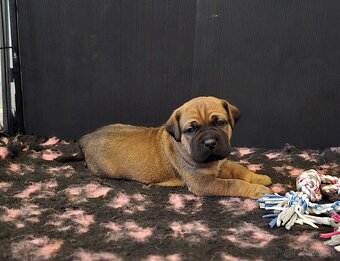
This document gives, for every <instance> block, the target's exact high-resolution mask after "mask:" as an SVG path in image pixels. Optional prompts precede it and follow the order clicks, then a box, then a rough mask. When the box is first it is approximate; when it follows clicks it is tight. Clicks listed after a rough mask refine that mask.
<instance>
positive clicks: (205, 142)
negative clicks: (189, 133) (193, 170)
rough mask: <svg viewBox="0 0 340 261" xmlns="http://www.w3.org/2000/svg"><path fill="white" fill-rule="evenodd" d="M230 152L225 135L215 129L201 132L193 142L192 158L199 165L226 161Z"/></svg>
mask: <svg viewBox="0 0 340 261" xmlns="http://www.w3.org/2000/svg"><path fill="white" fill-rule="evenodd" d="M230 152H231V148H230V145H229V142H228V140H227V138H226V137H225V133H223V132H221V131H218V130H215V129H209V130H205V131H202V132H199V133H197V134H196V135H195V136H194V137H193V139H192V140H191V156H192V159H193V160H194V161H195V162H196V163H199V164H202V163H210V162H214V161H219V160H222V159H225V158H226V157H228V156H229V154H230Z"/></svg>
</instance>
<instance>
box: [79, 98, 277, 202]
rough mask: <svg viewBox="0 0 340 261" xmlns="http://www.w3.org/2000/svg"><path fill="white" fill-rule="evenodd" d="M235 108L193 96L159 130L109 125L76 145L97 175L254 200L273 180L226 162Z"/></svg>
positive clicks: (234, 118)
mask: <svg viewBox="0 0 340 261" xmlns="http://www.w3.org/2000/svg"><path fill="white" fill-rule="evenodd" d="M239 114H240V112H239V110H238V109H237V108H236V107H235V106H234V105H232V104H230V103H228V102H227V101H225V100H221V99H218V98H215V97H197V98H194V99H192V100H190V101H188V102H187V103H185V104H183V105H182V106H181V107H179V108H178V109H176V110H175V111H174V112H173V113H172V115H171V117H170V118H169V119H168V121H167V122H166V123H165V124H164V125H163V126H161V127H159V128H146V127H135V126H130V125H122V124H113V125H108V126H105V127H102V128H100V129H98V130H96V131H95V132H93V133H90V134H87V135H85V136H83V137H82V138H81V139H80V141H79V145H80V147H81V149H82V151H83V154H84V158H85V161H86V163H87V166H88V168H89V170H90V171H91V172H92V173H93V174H94V175H97V176H106V177H112V178H116V179H129V180H134V181H138V182H141V183H144V184H155V185H159V186H184V185H186V186H187V187H188V189H189V190H190V191H191V192H192V193H194V194H196V195H198V196H239V197H248V198H252V199H257V198H260V197H262V196H263V195H264V194H268V193H272V191H271V190H270V189H269V188H268V187H266V186H268V185H270V184H271V179H270V177H268V176H265V175H259V174H255V173H253V172H251V171H249V170H248V169H247V168H245V167H243V166H241V165H239V164H237V163H234V162H232V161H229V160H227V159H226V158H227V156H228V155H229V154H230V152H231V147H230V139H231V136H232V132H233V130H234V126H235V123H236V122H237V119H238V117H239Z"/></svg>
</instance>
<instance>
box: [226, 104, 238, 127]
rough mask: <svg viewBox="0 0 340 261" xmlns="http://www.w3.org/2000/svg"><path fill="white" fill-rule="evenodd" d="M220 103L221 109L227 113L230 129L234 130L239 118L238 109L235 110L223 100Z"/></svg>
mask: <svg viewBox="0 0 340 261" xmlns="http://www.w3.org/2000/svg"><path fill="white" fill-rule="evenodd" d="M222 103H223V107H224V108H225V110H226V111H227V113H228V116H229V120H230V125H231V128H233V129H234V126H235V124H236V122H237V121H238V119H239V118H240V111H239V109H237V108H236V106H234V105H232V104H230V103H229V102H227V101H226V100H223V101H222Z"/></svg>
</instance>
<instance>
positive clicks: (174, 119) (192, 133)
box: [166, 97, 240, 164]
mask: <svg viewBox="0 0 340 261" xmlns="http://www.w3.org/2000/svg"><path fill="white" fill-rule="evenodd" d="M239 115H240V111H239V110H238V109H237V108H236V107H235V106H234V105H232V104H230V103H228V102H227V101H226V100H221V99H218V98H215V97H198V98H194V99H192V100H190V101H188V102H187V103H185V104H183V105H182V106H181V107H179V108H178V109H176V110H175V111H174V112H173V114H172V115H171V117H170V119H169V120H168V121H167V123H166V130H167V131H168V133H169V134H170V135H171V136H172V137H173V138H174V139H175V140H176V141H177V142H178V143H181V147H182V148H183V149H184V150H185V151H186V152H187V153H188V154H189V155H190V157H191V158H192V159H193V160H194V161H195V162H196V163H199V164H201V163H209V162H213V161H217V160H221V159H224V158H226V157H227V156H228V155H229V154H230V151H231V148H230V138H231V135H232V132H233V129H234V126H235V123H236V122H237V119H238V117H239Z"/></svg>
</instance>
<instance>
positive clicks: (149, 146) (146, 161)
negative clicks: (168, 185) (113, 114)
mask: <svg viewBox="0 0 340 261" xmlns="http://www.w3.org/2000/svg"><path fill="white" fill-rule="evenodd" d="M161 135H168V134H167V133H165V132H164V129H162V127H161V128H146V127H136V126H130V125H123V124H113V125H108V126H105V127H103V128H100V129H98V130H96V131H94V132H92V133H90V134H87V135H85V136H83V137H82V138H81V139H80V140H79V146H80V147H81V149H82V152H83V154H84V158H85V160H86V163H87V166H88V168H89V170H90V171H91V172H92V173H93V174H95V175H97V176H109V177H113V178H127V179H132V180H136V181H139V182H142V183H158V182H162V181H164V180H167V179H168V178H169V176H173V175H174V170H173V169H172V167H171V165H170V163H169V161H168V160H167V159H166V158H164V155H165V153H161V154H160V153H159V151H160V150H162V149H163V146H162V144H161V140H162V139H161V137H160V136H161ZM150 162H152V163H153V164H150Z"/></svg>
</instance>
